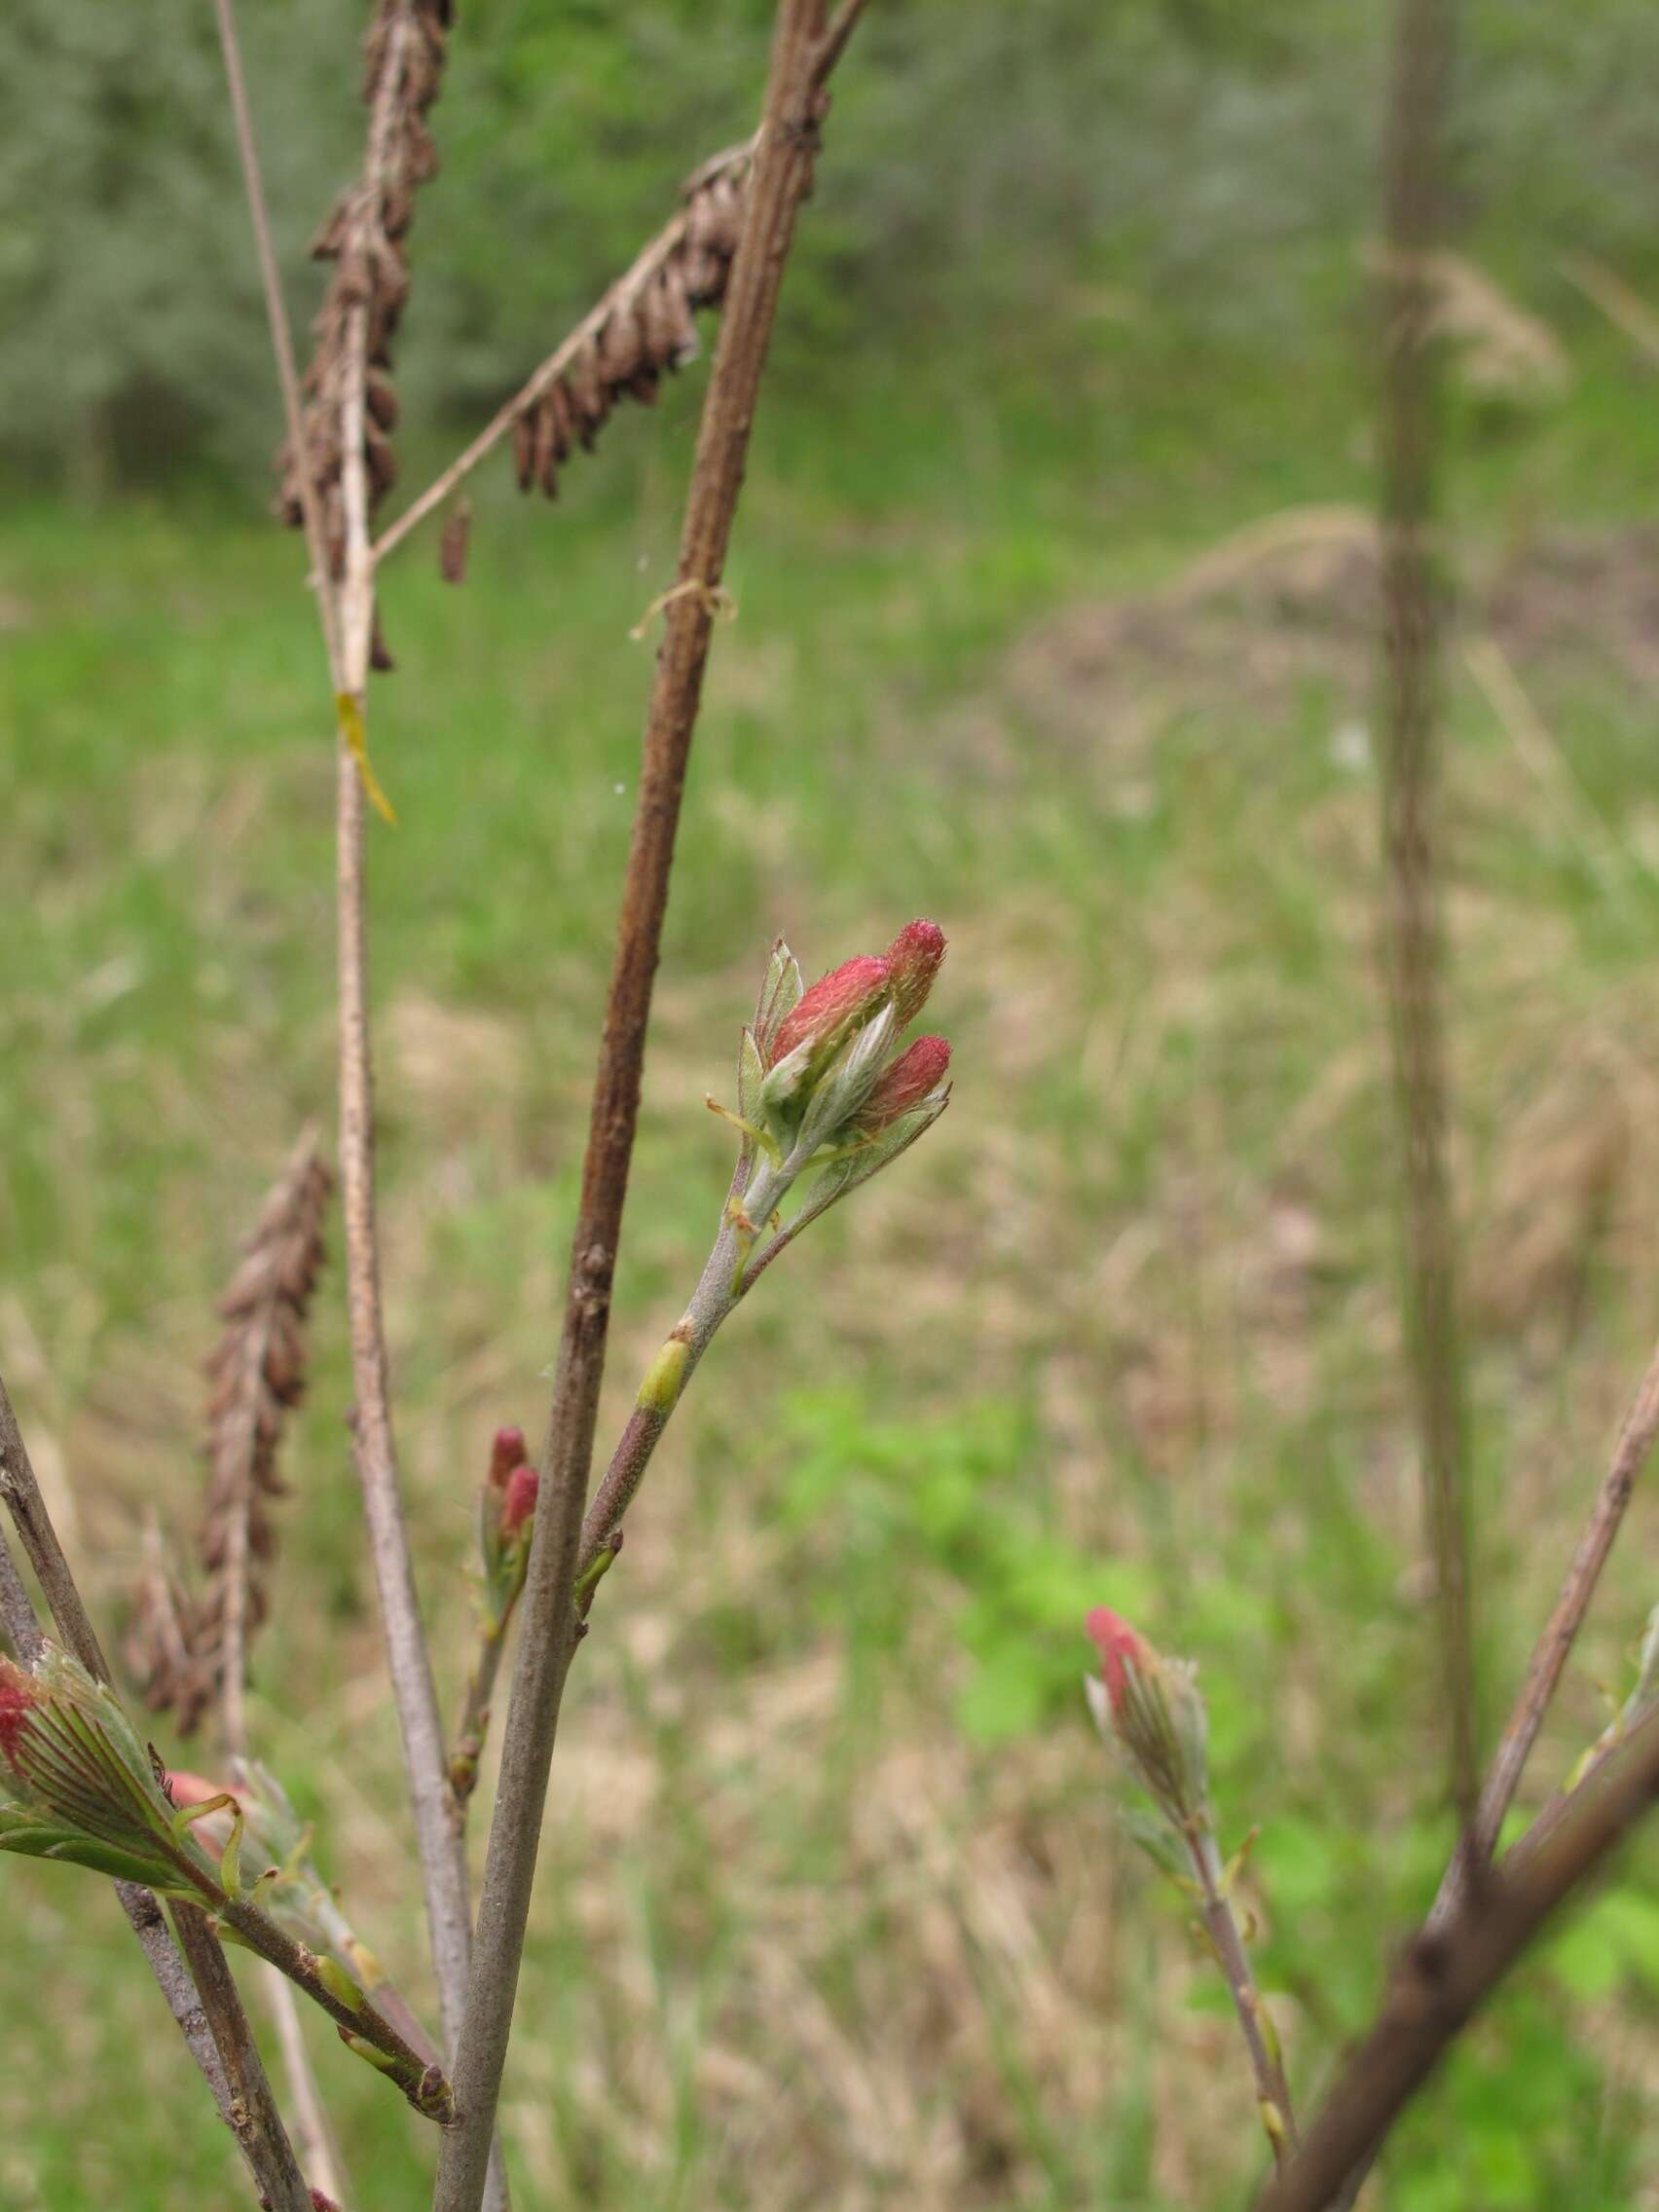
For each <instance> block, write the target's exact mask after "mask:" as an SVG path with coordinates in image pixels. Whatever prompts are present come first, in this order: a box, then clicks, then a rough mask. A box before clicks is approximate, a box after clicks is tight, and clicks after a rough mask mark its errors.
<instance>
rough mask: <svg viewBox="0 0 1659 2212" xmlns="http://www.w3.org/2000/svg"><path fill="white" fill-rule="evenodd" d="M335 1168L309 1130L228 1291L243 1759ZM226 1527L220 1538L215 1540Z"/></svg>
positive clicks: (318, 2159) (297, 2126) (221, 1480)
mask: <svg viewBox="0 0 1659 2212" xmlns="http://www.w3.org/2000/svg"><path fill="white" fill-rule="evenodd" d="M331 1181H332V1178H331V1177H330V1175H329V1172H328V1169H327V1168H326V1166H325V1165H324V1164H323V1161H322V1159H321V1157H320V1155H319V1154H318V1152H317V1148H316V1138H315V1135H314V1134H313V1132H312V1131H310V1130H308V1131H307V1132H306V1134H305V1135H304V1136H303V1137H302V1138H301V1140H300V1142H299V1144H298V1145H297V1146H296V1147H295V1148H294V1152H293V1154H292V1156H291V1158H290V1159H289V1161H288V1163H287V1165H286V1166H285V1167H284V1169H283V1171H282V1174H281V1175H280V1176H279V1177H278V1179H277V1182H276V1186H275V1188H274V1189H273V1191H272V1192H271V1194H270V1195H269V1197H268V1198H267V1199H266V1201H265V1204H264V1205H263V1206H262V1207H261V1209H260V1215H259V1220H258V1223H257V1224H256V1226H255V1229H254V1232H253V1235H252V1236H251V1238H250V1239H249V1243H248V1251H247V1256H246V1258H245V1259H244V1260H243V1262H242V1264H241V1266H240V1268H239V1269H238V1270H237V1273H236V1276H235V1278H234V1279H233V1281H232V1284H231V1287H230V1289H229V1290H228V1291H227V1292H226V1294H225V1297H224V1299H223V1300H222V1301H221V1310H222V1311H223V1312H224V1314H225V1317H226V1320H227V1323H228V1326H227V1329H226V1332H225V1335H224V1336H223V1337H222V1338H221V1340H220V1343H219V1346H218V1348H217V1350H216V1352H215V1354H214V1359H213V1362H212V1367H211V1373H212V1375H213V1381H214V1392H213V1405H212V1417H211V1419H210V1422H209V1427H210V1430H211V1442H210V1446H209V1458H210V1463H211V1468H212V1482H211V1495H210V1508H209V1516H208V1524H207V1527H208V1531H209V1540H208V1542H207V1543H206V1546H205V1548H206V1550H207V1552H208V1556H209V1559H210V1561H212V1560H217V1585H216V1589H217V1604H216V1606H211V1607H210V1610H211V1612H212V1613H213V1615H214V1617H215V1620H216V1629H217V1637H216V1641H217V1651H216V1655H215V1656H216V1671H217V1676H218V1690H219V1732H220V1735H221V1736H222V1738H223V1740H224V1746H225V1750H226V1751H227V1752H228V1753H229V1754H230V1756H231V1758H232V1759H233V1761H236V1760H245V1759H246V1757H247V1755H248V1740H247V1706H246V1697H245V1690H246V1673H247V1639H248V1634H249V1631H250V1629H251V1627H252V1626H253V1623H254V1621H255V1620H256V1619H257V1618H258V1617H259V1614H260V1613H262V1612H263V1610H264V1603H263V1599H259V1601H258V1604H257V1605H256V1604H255V1599H256V1595H257V1594H256V1592H255V1589H254V1586H253V1582H252V1576H253V1574H254V1572H255V1571H256V1569H255V1565H254V1561H255V1556H256V1554H257V1553H258V1552H259V1550H260V1544H259V1541H258V1538H259V1530H260V1510H261V1507H260V1500H261V1496H262V1494H263V1493H269V1492H271V1491H272V1490H273V1489H274V1488H276V1487H277V1485H276V1445H277V1442H278V1440H279V1438H280V1434H281V1426H282V1420H283V1418H284V1415H285V1412H286V1410H287V1408H288V1407H289V1406H291V1405H292V1404H293V1402H294V1399H295V1397H296V1395H297V1394H298V1390H299V1387H300V1383H301V1380H302V1377H303V1372H304V1368H303V1360H304V1340H303V1334H302V1332H303V1326H304V1319H305V1311H306V1308H307V1306H308V1304H309V1302H310V1298H311V1292H312V1287H313V1283H314V1281H315V1279H316V1272H317V1269H318V1267H319V1265H320V1264H321V1258H322V1212H323V1208H324V1206H325V1204H326V1202H327V1197H328V1191H329V1187H330V1183H331ZM213 1531H217V1533H218V1537H219V1540H218V1541H217V1542H214V1541H212V1540H211V1533H212V1532H213ZM260 1978H261V1980H262V1982H263V1984H264V1988H265V2002H266V2005H267V2008H268V2009H269V2010H270V2013H271V2017H272V2020H273V2022H274V2023H275V2025H276V2040H277V2042H278V2044H279V2045H280V2046H281V2050H282V2064H283V2069H284V2071H285V2072H286V2074H287V2077H288V2090H289V2095H290V2098H291V2100H292V2104H293V2110H294V2116H295V2122H294V2133H295V2135H296V2136H297V2137H298V2139H299V2143H300V2147H301V2152H302V2155H303V2158H304V2163H305V2168H306V2174H307V2178H308V2179H309V2180H310V2182H311V2184H312V2186H313V2188H315V2189H318V2190H320V2191H321V2192H322V2194H324V2195H325V2196H327V2197H329V2198H330V2199H332V2200H333V2201H334V2202H335V2203H336V2204H338V2203H340V2202H342V2201H343V2200H344V2198H345V2197H346V2195H347V2194H348V2191H347V2188H346V2183H345V2180H344V2167H343V2166H342V2163H341V2159H340V2154H339V2150H338V2147H337V2146H336V2144H335V2141H334V2136H333V2131H332V2130H331V2128H330V2127H329V2124H328V2115H327V2112H326V2110H325V2109H324V2106H323V2102H322V2093H321V2091H320V2089H319V2088H318V2086H317V2081H316V2076H315V2074H314V2072H313V2068H312V2063H311V2054H310V2053H309V2051H308V2050H307V2049H306V2038H305V2030H304V2028H303V2027H302V2026H301V2024H300V2009H299V2005H298V2002H297V2001H296V1999H295V1996H294V1992H293V1989H292V1987H291V1985H290V1984H289V1983H288V1981H287V1980H286V1979H285V1978H284V1976H283V1975H282V1974H281V1973H279V1972H277V1970H276V1967H274V1966H272V1965H271V1964H270V1963H269V1962H266V1961H262V1962H261V1973H260Z"/></svg>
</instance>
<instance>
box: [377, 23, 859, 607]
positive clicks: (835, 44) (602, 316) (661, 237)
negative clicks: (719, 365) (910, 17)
mask: <svg viewBox="0 0 1659 2212" xmlns="http://www.w3.org/2000/svg"><path fill="white" fill-rule="evenodd" d="M865 5H866V0H842V6H841V7H840V8H839V9H838V10H837V12H836V14H835V16H834V18H833V19H832V20H831V22H830V25H829V27H828V29H827V30H826V31H825V33H824V35H823V36H822V38H821V39H820V40H819V42H818V45H817V47H816V49H815V51H814V54H813V56H812V61H811V64H810V68H811V77H812V82H813V84H814V85H816V86H823V85H824V84H825V83H827V82H828V80H829V78H830V73H831V71H832V70H833V69H834V67H835V64H836V63H837V62H838V61H839V60H840V58H841V55H842V54H843V53H844V52H845V50H846V46H847V41H848V40H849V39H850V38H851V37H852V34H853V30H854V28H855V26H856V25H857V23H858V19H859V18H860V17H861V16H862V15H863V14H864V10H865ZM754 153H755V141H754V140H753V139H750V140H749V141H748V142H747V143H746V144H744V145H741V146H732V147H728V148H727V149H726V150H725V152H723V153H720V154H716V155H714V156H713V157H712V158H711V159H710V160H708V161H706V162H703V163H702V164H700V165H699V166H698V167H697V168H695V169H694V170H693V171H692V173H691V175H690V176H689V177H688V178H687V179H686V181H685V185H684V187H683V193H684V198H685V200H686V202H687V205H686V206H684V207H682V209H681V210H680V212H679V213H678V214H676V215H675V216H674V217H673V218H672V220H671V221H669V222H667V223H665V224H664V225H663V227H662V229H661V230H660V231H658V233H657V234H656V236H655V238H653V239H651V240H649V242H648V243H647V244H646V245H645V246H644V247H643V248H642V249H641V251H640V252H639V253H638V254H637V255H636V256H635V259H634V261H633V263H632V264H631V266H630V267H629V269H628V270H627V272H626V273H625V274H624V275H623V276H619V277H618V278H617V280H616V282H615V283H614V284H612V285H611V286H610V288H609V289H608V291H607V292H605V293H604V294H603V295H602V297H601V298H600V300H599V302H598V303H597V305H596V306H594V307H592V308H590V309H589V311H588V313H586V314H585V315H583V317H582V319H581V320H580V322H578V323H577V324H576V326H575V328H574V329H573V330H572V331H571V333H570V335H569V336H568V337H567V338H564V339H562V340H561V341H560V342H559V344H558V345H557V346H556V347H555V348H554V349H553V350H552V352H551V353H549V354H548V355H547V357H546V359H545V360H544V361H543V362H542V363H541V365H540V366H539V367H538V368H537V369H535V370H534V371H533V372H532V374H531V375H530V376H529V377H528V378H527V379H526V381H525V383H524V384H523V386H522V387H520V388H519V390H517V391H516V392H514V394H513V396H512V397H511V399H509V400H507V401H506V402H505V404H504V405H502V406H501V407H500V408H498V410H497V412H496V413H495V415H493V416H492V417H491V419H490V421H489V422H488V423H487V424H485V425H484V427H483V429H482V430H480V431H479V433H478V435H477V436H476V437H475V438H474V439H473V440H472V442H471V443H470V444H469V445H467V446H465V447H463V448H462V450H461V452H460V453H459V454H457V456H456V458H455V459H454V461H451V462H450V464H449V466H448V467H447V468H445V469H444V470H442V471H441V473H440V474H439V475H438V476H436V477H435V478H434V479H433V481H432V482H431V483H430V484H428V485H427V487H426V489H425V490H424V492H423V493H422V494H421V496H420V497H419V498H416V499H412V500H411V501H410V503H409V505H408V506H407V507H406V508H405V509H404V511H403V512H402V514H400V515H399V516H398V517H397V519H396V521H395V522H393V523H391V524H389V525H388V526H387V529H386V530H384V531H383V532H382V533H381V535H380V537H379V539H378V540H377V541H376V544H375V548H374V557H375V561H376V564H377V565H378V564H379V563H380V562H382V561H384V560H385V559H386V557H387V554H388V553H391V552H394V551H395V550H396V548H397V547H398V546H399V545H401V544H402V542H403V540H404V539H405V538H406V537H407V536H408V535H410V533H411V532H412V531H414V530H416V529H418V528H419V527H420V525H421V524H422V523H423V522H424V521H425V519H426V517H427V516H428V515H429V514H432V513H433V512H435V511H436V509H437V508H439V507H441V506H442V505H443V504H444V502H445V501H446V500H447V499H448V498H449V497H450V495H451V493H452V492H454V491H455V490H456V488H457V487H458V486H459V485H461V483H463V482H464V481H465V479H466V478H467V477H468V476H470V475H471V473H472V471H473V470H474V469H475V468H476V467H477V466H478V465H479V463H480V462H481V461H486V460H488V458H489V457H490V455H491V454H493V453H494V452H495V451H496V449H497V447H498V446H499V445H500V444H502V443H503V441H504V440H505V439H507V438H509V437H511V436H512V435H513V434H514V432H515V431H516V430H518V429H519V428H520V426H521V425H522V424H526V423H527V422H528V421H529V420H530V419H531V418H532V417H533V416H534V415H535V410H536V408H537V406H538V405H539V403H540V402H541V401H542V400H543V399H544V398H545V397H546V395H547V394H548V393H549V392H550V391H551V390H552V388H553V387H554V386H556V385H559V384H562V383H563V382H564V381H565V380H566V379H567V378H569V377H570V375H571V371H572V369H573V368H574V366H575V364H576V363H577V362H578V361H580V360H581V359H582V357H583V356H584V355H585V354H589V353H592V352H593V351H594V350H595V349H596V347H597V346H598V344H599V341H600V340H601V338H602V335H603V333H604V332H605V330H606V327H607V325H608V324H615V323H617V322H618V321H620V320H622V319H624V318H632V317H633V316H634V315H635V313H637V311H638V309H639V307H640V304H641V303H642V302H643V301H644V300H645V298H646V297H647V295H648V294H649V292H650V290H651V287H652V286H653V285H660V284H662V283H663V282H664V280H665V276H669V275H670V274H671V273H672V272H673V271H674V268H675V265H676V264H677V263H678V262H679V261H681V259H682V257H683V256H684V255H685V253H686V249H687V245H688V242H690V241H689V240H688V235H687V234H688V232H690V231H692V230H694V229H695V221H694V217H693V213H692V210H691V206H690V203H691V202H692V201H694V200H695V199H696V198H697V196H698V195H700V194H706V193H709V192H710V191H712V190H714V189H717V188H719V187H722V186H724V185H728V184H737V183H739V182H742V181H744V180H745V179H746V178H747V176H748V173H749V170H750V166H751V164H752V162H753V159H754ZM724 276H725V272H724V270H723V268H720V269H718V270H716V271H714V272H713V273H712V280H711V281H709V282H708V284H707V285H706V287H705V285H704V284H702V283H700V282H699V281H697V280H696V279H695V278H693V280H692V281H691V282H690V283H689V285H688V286H682V290H686V289H688V290H689V293H690V304H691V305H692V306H693V307H701V306H709V307H714V306H719V305H720V304H721V302H722V301H723V299H724ZM673 365H674V361H673V358H672V357H671V356H670V355H669V354H668V353H666V352H664V350H662V349H661V348H648V349H647V367H654V368H655V369H660V368H661V367H664V366H673ZM618 388H619V389H627V388H629V387H628V386H627V384H626V382H625V381H624V382H623V383H622V384H621V385H619V387H618ZM637 395H638V396H642V397H643V396H645V393H644V392H643V391H642V392H640V393H639V394H637ZM578 413H579V410H578ZM593 426H594V425H592V424H581V423H579V422H578V423H577V424H576V425H575V427H576V429H577V432H578V434H579V432H580V431H581V430H583V429H586V431H587V434H588V435H589V436H591V434H592V428H593ZM568 434H569V433H568V432H567V435H568ZM557 458H558V459H560V460H562V459H563V454H562V453H561V454H560V455H558V457H557ZM537 474H538V475H540V476H541V478H542V480H543V482H544V486H545V488H548V489H550V488H551V468H550V467H549V468H545V469H543V470H538V471H537ZM527 481H528V480H527Z"/></svg>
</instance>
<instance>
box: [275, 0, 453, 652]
mask: <svg viewBox="0 0 1659 2212" xmlns="http://www.w3.org/2000/svg"><path fill="white" fill-rule="evenodd" d="M452 15H453V9H452V6H451V0H381V5H380V7H379V8H378V9H377V11H376V13H375V18H374V21H373V23H372V24H371V25H370V29H369V34H368V41H367V44H366V47H365V70H364V78H363V97H364V100H365V101H366V102H367V104H368V106H369V109H370V112H371V115H372V117H373V119H374V120H373V122H372V123H371V125H370V158H369V164H368V167H367V170H366V172H365V175H364V176H363V178H362V179H360V180H359V181H358V182H356V183H354V184H352V185H351V186H350V188H349V189H348V190H347V191H346V192H344V193H342V195H341V196H340V199H339V201H338V202H337V203H336V204H335V208H334V212H333V214H332V215H331V216H330V217H329V219H328V221H327V223H326V224H325V225H324V227H323V229H322V231H321V233H320V234H319V236H318V238H317V240H316V241H315V243H314V244H313V247H312V254H313V259H315V260H318V261H332V262H333V263H334V265H335V266H334V274H333V276H331V277H330V279H329V283H328V289H327V291H326V292H325V293H324V295H323V302H322V307H321V309H320V311H319V313H318V314H317V318H316V321H315V323H314V324H313V330H314V333H315V338H316V348H315V351H314V352H313V356H312V363H311V367H310V369H309V370H308V371H307V374H306V379H305V387H304V391H305V416H304V435H305V447H306V456H307V459H308V461H309V462H310V466H311V471H312V476H313V481H314V482H315V484H316V487H317V490H318V493H319V495H320V497H321V499H322V510H323V535H324V540H325V542H326V545H327V550H328V561H329V566H330V568H331V570H332V571H333V572H334V573H335V574H336V575H338V574H339V573H340V571H341V567H342V563H343V560H344V554H345V544H346V523H345V507H344V498H343V495H342V489H341V463H342V445H341V395H342V394H341V387H342V379H343V377H344V373H345V365H346V354H347V332H348V328H349V325H350V318H351V315H352V313H353V312H354V311H355V310H357V309H363V310H365V311H366V313H367V317H368V332H367V346H366V349H365V357H366V360H367V363H368V372H367V381H366V387H365V392H364V402H365V404H364V409H363V453H364V461H365V462H366V465H367V471H368V491H369V505H370V508H371V510H372V509H373V508H374V506H375V505H376V504H377V503H378V501H379V500H380V499H382V498H384V497H385V495H386V494H387V491H389V489H390V488H391V484H392V480H393V478H394V476H395V474H396V466H395V462H394V461H393V458H392V451H391V432H392V429H393V427H394V425H395V424H396V422H397V394H396V392H395V390H394V388H393V387H392V381H391V341H392V337H393V334H394V333H395V331H396V329H397V324H398V318H399V317H400V315H401V314H402V313H403V307H404V303H405V301H406V300H407V299H408V296H409V264H408V258H407V254H406V250H405V240H406V239H407V237H408V232H409V226H410V223H411V221H412V219H413V216H414V211H415V192H416V188H417V187H418V186H420V185H422V184H424V183H425V182H426V180H427V179H428V178H429V177H430V176H431V175H432V174H433V173H434V172H435V170H436V168H437V152H436V149H435V147H434V146H433V144H432V139H431V134H430V132H429V131H428V130H427V129H426V124H425V114H426V110H427V109H428V108H429V107H430V106H431V104H432V102H433V100H434V99H436V97H437V95H438V88H439V84H440V82H441V80H442V76H443V65H444V52H445V45H446V41H447V37H448V30H449V24H450V21H451V18H452ZM277 468H278V472H279V479H280V490H279V493H278V498H277V506H278V511H279V513H280V514H281V517H282V520H283V521H284V522H285V523H287V524H288V525H289V526H290V527H291V528H296V529H297V528H298V527H299V526H300V524H301V523H302V522H303V521H304V519H305V518H304V511H303V509H302V507H301V504H300V486H299V479H298V476H297V474H296V471H295V467H294V457H293V455H292V453H291V452H290V450H289V448H288V446H287V445H286V444H285V443H284V445H283V446H282V448H281V450H280V451H279V453H278V455H277ZM375 664H376V666H377V667H382V666H388V665H389V663H388V662H387V660H386V657H385V654H384V651H383V650H382V649H381V648H380V645H379V634H378V631H377V634H376V654H375Z"/></svg>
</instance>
